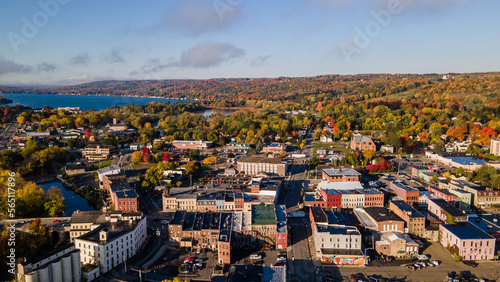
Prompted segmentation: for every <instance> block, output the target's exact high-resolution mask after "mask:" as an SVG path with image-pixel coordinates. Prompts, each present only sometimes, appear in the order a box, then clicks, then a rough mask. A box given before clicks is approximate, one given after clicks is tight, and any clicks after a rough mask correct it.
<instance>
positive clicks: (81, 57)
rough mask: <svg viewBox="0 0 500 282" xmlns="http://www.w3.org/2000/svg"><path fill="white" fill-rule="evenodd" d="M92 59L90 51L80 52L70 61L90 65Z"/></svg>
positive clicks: (72, 63)
mask: <svg viewBox="0 0 500 282" xmlns="http://www.w3.org/2000/svg"><path fill="white" fill-rule="evenodd" d="M89 61H90V58H89V53H80V54H77V55H76V56H74V57H72V58H71V59H70V61H69V63H70V64H71V65H84V66H86V65H88V63H89Z"/></svg>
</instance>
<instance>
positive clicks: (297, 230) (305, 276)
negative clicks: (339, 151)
mask: <svg viewBox="0 0 500 282" xmlns="http://www.w3.org/2000/svg"><path fill="white" fill-rule="evenodd" d="M312 130H313V128H311V129H310V131H309V132H308V134H307V139H306V140H307V143H306V146H304V148H303V149H302V153H303V154H306V156H308V157H311V148H312V144H311V143H312V138H311V136H310V135H311V132H312ZM307 161H308V158H305V159H300V160H296V161H295V164H293V166H292V168H291V170H290V176H289V177H288V180H287V181H286V193H285V196H284V200H283V201H282V202H283V203H284V204H285V205H286V207H287V210H297V209H299V208H300V204H301V199H302V197H301V194H302V193H301V192H302V191H304V192H305V191H306V190H307V187H308V181H305V180H304V179H305V171H306V168H307ZM288 228H289V229H288V231H289V243H290V247H289V261H288V262H289V264H288V266H289V268H288V269H289V273H290V279H291V280H292V281H315V280H316V269H315V267H314V265H313V261H312V260H311V257H312V255H314V254H311V253H310V248H309V244H310V243H311V242H312V241H311V240H312V236H311V227H310V225H309V222H308V220H307V219H306V218H288Z"/></svg>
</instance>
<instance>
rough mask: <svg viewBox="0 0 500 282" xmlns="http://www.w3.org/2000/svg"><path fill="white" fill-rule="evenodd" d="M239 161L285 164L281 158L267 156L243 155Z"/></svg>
mask: <svg viewBox="0 0 500 282" xmlns="http://www.w3.org/2000/svg"><path fill="white" fill-rule="evenodd" d="M238 162H240V163H261V164H285V163H284V162H283V161H281V159H276V158H266V157H243V158H241V159H240V160H239V161H238Z"/></svg>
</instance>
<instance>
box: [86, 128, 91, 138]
mask: <svg viewBox="0 0 500 282" xmlns="http://www.w3.org/2000/svg"><path fill="white" fill-rule="evenodd" d="M90 136H92V133H91V132H90V128H87V129H85V137H87V138H90Z"/></svg>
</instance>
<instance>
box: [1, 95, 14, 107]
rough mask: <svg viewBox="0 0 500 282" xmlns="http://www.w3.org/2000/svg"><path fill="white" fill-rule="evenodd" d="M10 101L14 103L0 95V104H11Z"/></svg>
mask: <svg viewBox="0 0 500 282" xmlns="http://www.w3.org/2000/svg"><path fill="white" fill-rule="evenodd" d="M9 103H12V100H11V99H7V98H5V97H3V96H0V105H5V104H9Z"/></svg>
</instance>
